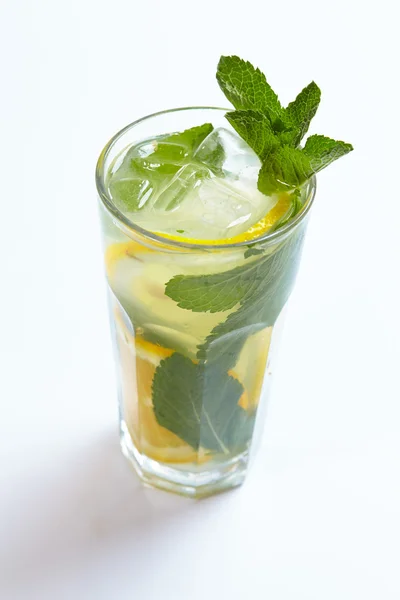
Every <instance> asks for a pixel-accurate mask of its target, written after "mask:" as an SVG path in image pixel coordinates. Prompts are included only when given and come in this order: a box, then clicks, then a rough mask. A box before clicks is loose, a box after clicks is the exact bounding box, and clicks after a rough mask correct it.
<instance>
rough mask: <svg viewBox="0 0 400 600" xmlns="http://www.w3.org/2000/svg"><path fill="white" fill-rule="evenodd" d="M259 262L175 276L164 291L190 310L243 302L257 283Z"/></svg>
mask: <svg viewBox="0 0 400 600" xmlns="http://www.w3.org/2000/svg"><path fill="white" fill-rule="evenodd" d="M262 264H263V263H262V262H261V261H252V262H249V263H246V264H245V265H242V266H240V267H236V268H235V269H231V270H229V271H222V272H221V273H214V274H212V275H175V277H173V278H172V279H170V280H169V281H168V283H167V285H166V287H165V294H166V295H167V296H169V297H170V298H172V300H174V301H175V302H176V303H177V304H178V306H179V307H180V308H186V309H187V310H192V311H193V312H211V313H214V312H224V311H227V310H229V309H231V308H233V307H234V306H236V304H238V303H239V302H243V301H244V300H245V299H246V298H247V297H248V296H250V295H251V294H252V293H253V292H254V291H255V290H256V289H257V288H258V286H259V285H260V284H261V281H262V277H263V275H264V273H263V272H260V267H261V266H262Z"/></svg>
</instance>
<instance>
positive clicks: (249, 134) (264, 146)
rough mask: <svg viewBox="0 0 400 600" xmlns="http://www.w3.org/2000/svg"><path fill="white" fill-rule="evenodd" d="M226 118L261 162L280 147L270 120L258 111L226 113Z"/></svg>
mask: <svg viewBox="0 0 400 600" xmlns="http://www.w3.org/2000/svg"><path fill="white" fill-rule="evenodd" d="M225 116H226V118H227V120H228V121H229V123H230V124H231V125H232V127H233V129H235V131H236V132H237V133H238V134H239V135H240V137H241V138H243V139H244V141H245V142H247V143H248V145H249V146H250V147H251V148H253V150H254V152H255V153H256V154H257V155H258V156H259V157H260V158H261V160H262V159H263V158H264V156H265V155H266V154H267V153H268V152H270V151H271V150H273V149H274V148H277V147H278V146H279V138H277V136H276V135H275V133H274V131H273V129H272V125H271V123H270V120H269V119H268V117H267V116H266V115H264V114H263V113H261V112H259V111H256V110H236V111H232V112H228V113H226V115H225Z"/></svg>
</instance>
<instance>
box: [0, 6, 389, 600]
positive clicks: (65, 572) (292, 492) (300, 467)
mask: <svg viewBox="0 0 400 600" xmlns="http://www.w3.org/2000/svg"><path fill="white" fill-rule="evenodd" d="M238 4H239V3H236V2H233V1H230V2H225V1H220V2H215V1H213V2H211V1H208V0H205V1H203V2H201V3H194V2H193V3H190V2H183V1H182V2H178V1H176V0H171V1H170V2H165V1H162V2H161V1H156V0H154V1H153V2H145V1H144V0H141V1H140V2H139V1H134V0H133V1H132V0H130V1H122V0H115V1H114V2H102V1H101V0H98V1H97V2H94V1H86V2H85V1H84V2H82V1H81V0H80V1H79V2H78V0H70V1H69V2H53V1H51V0H48V1H47V2H46V1H44V0H37V1H36V2H31V1H30V0H25V1H24V0H20V1H19V2H18V1H16V2H15V1H12V0H8V1H7V0H6V1H5V2H4V0H3V2H2V4H1V8H0V11H1V18H0V23H1V29H2V32H1V36H0V44H1V52H0V56H1V60H2V62H3V68H2V92H1V96H0V102H1V120H2V125H1V140H2V141H1V145H0V148H1V150H0V152H1V164H2V235H1V244H2V256H3V261H2V279H3V294H2V302H3V310H2V311H1V318H2V327H1V344H2V355H1V365H2V376H1V388H2V389H1V395H0V403H1V417H0V597H1V598H2V600H3V599H4V600H28V599H29V600H31V599H34V600H36V599H37V600H54V599H55V598H56V599H57V600H64V599H65V600H71V599H74V600H91V599H96V600H97V599H99V600H103V599H104V600H110V599H113V600H114V598H115V599H116V598H118V599H119V600H125V599H126V600H128V599H129V600H131V599H132V598H150V599H151V600H152V599H153V598H154V599H156V598H162V599H163V600H172V599H174V600H176V599H177V600H186V599H187V598H190V600H203V599H204V598H207V599H210V600H217V599H218V598H229V599H230V600H242V599H243V598H247V597H248V598H252V599H254V600H259V599H260V600H265V599H266V598H268V599H271V600H294V599H296V600H321V599H323V600H337V599H338V598H340V599H341V600H358V599H359V598H362V599H363V600H372V599H374V600H375V599H377V600H378V599H379V600H381V599H382V598H384V599H385V600H394V599H396V600H398V599H399V598H400V577H399V564H400V547H399V539H400V483H399V464H400V442H399V426H400V389H399V377H398V373H399V357H400V343H399V324H400V323H399V300H400V298H399V294H398V290H397V287H398V279H399V250H400V247H399V236H398V231H399V218H400V212H399V192H398V184H397V178H398V160H399V146H398V140H399V137H400V136H399V134H400V127H399V119H398V114H399V108H398V105H399V83H398V64H397V60H396V55H397V54H398V51H399V42H398V32H397V19H396V11H395V9H396V2H395V1H394V0H393V1H392V2H390V1H389V0H381V2H379V3H372V2H370V1H366V2H361V0H360V1H359V2H356V1H353V2H351V1H349V0H346V1H345V0H338V1H337V2H335V3H327V2H321V1H320V0H303V1H301V2H297V1H296V2H295V1H294V0H291V1H286V2H281V3H279V2H275V3H272V2H271V3H270V2H264V1H261V0H260V1H259V2H256V1H253V0H247V2H245V3H240V6H241V9H240V10H239V8H238V7H237V5H238ZM222 53H225V54H227V53H237V54H239V55H242V56H244V57H247V58H248V59H250V60H252V61H253V62H255V63H257V64H259V65H260V67H262V68H263V69H264V70H265V71H266V73H267V74H268V77H269V79H270V81H271V83H272V85H273V86H274V87H276V89H277V90H278V91H280V92H281V96H282V99H283V100H284V101H289V100H290V99H292V97H293V96H294V95H295V94H296V92H297V91H298V90H299V89H301V87H302V86H304V85H306V84H307V83H308V82H309V81H310V80H311V79H315V80H316V81H317V82H318V84H319V85H320V86H321V88H322V90H323V103H322V106H321V108H320V111H319V114H318V116H317V117H316V119H315V125H314V126H313V131H314V132H317V131H319V132H320V133H324V134H327V135H332V136H333V137H337V138H339V139H345V140H348V141H351V142H353V143H354V146H355V148H356V150H355V152H354V153H353V154H352V155H350V156H349V157H346V158H344V159H342V160H340V161H339V163H337V164H336V165H334V166H332V167H331V168H330V169H328V171H327V172H325V173H323V174H322V175H321V176H320V178H319V189H318V197H317V201H316V205H315V209H314V213H313V216H312V220H311V224H310V227H309V232H308V239H307V243H306V248H305V252H304V255H303V262H302V266H301V270H300V273H299V278H298V283H297V288H296V291H295V293H294V295H293V298H292V303H291V306H290V309H289V313H288V319H287V323H286V329H285V335H284V340H283V344H282V349H281V353H280V362H279V366H278V368H277V369H276V371H275V382H274V394H273V399H272V404H271V406H270V411H269V415H268V423H267V429H266V437H265V444H264V448H263V451H262V452H261V454H260V456H259V458H258V461H257V462H256V464H255V466H254V468H253V471H252V472H251V475H250V477H249V479H248V481H247V483H246V485H245V486H244V487H243V488H242V489H240V490H239V491H235V492H233V493H230V494H228V495H223V496H220V497H216V498H213V499H209V500H206V501H202V502H192V501H186V500H183V499H179V498H176V497H174V496H170V495H167V494H164V493H162V492H157V491H149V490H145V489H143V488H142V487H141V486H140V485H139V484H138V481H137V479H136V477H135V475H134V474H133V473H132V472H131V470H130V468H129V466H128V465H127V464H126V463H125V462H124V460H123V458H122V456H121V455H120V453H119V450H118V446H117V434H116V431H117V427H116V420H117V412H116V400H115V389H114V388H115V384H114V373H113V367H112V362H111V350H110V342H109V333H108V324H107V320H106V302H105V286H104V283H103V279H102V276H103V273H102V266H101V259H100V243H99V232H98V223H97V214H96V203H95V190H94V181H93V170H94V163H95V160H96V158H97V155H98V153H99V151H100V149H101V147H102V146H103V144H104V143H105V142H106V141H107V139H108V138H109V137H110V135H111V134H113V133H114V132H115V131H116V130H117V129H118V128H120V127H121V126H123V125H125V124H126V123H128V122H130V121H132V120H134V119H135V118H138V117H140V116H142V115H143V114H147V113H149V112H152V111H155V110H159V109H163V108H167V107H173V106H176V105H187V104H222V103H223V102H224V100H223V99H222V95H221V94H220V92H219V90H218V87H217V85H216V83H215V81H214V69H215V65H216V62H217V60H218V58H219V55H220V54H222ZM4 259H5V260H4Z"/></svg>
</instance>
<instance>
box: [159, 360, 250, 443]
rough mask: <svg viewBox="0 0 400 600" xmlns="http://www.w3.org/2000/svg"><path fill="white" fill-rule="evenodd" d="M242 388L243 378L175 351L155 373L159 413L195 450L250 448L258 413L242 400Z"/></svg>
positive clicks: (164, 425)
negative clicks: (240, 404)
mask: <svg viewBox="0 0 400 600" xmlns="http://www.w3.org/2000/svg"><path fill="white" fill-rule="evenodd" d="M242 393H243V386H242V385H241V383H240V382H239V381H238V380H237V379H235V378H234V377H232V376H231V375H228V373H227V372H225V371H222V370H221V368H220V367H219V366H218V365H212V366H206V365H200V364H196V363H193V362H192V361H191V360H190V359H189V358H187V357H185V356H182V355H181V354H178V353H174V354H173V355H172V356H170V357H169V358H166V359H164V360H163V361H161V363H160V365H159V366H158V367H157V369H156V372H155V375H154V379H153V390H152V399H153V408H154V414H155V416H156V419H157V422H158V423H159V424H160V425H161V426H162V427H165V428H166V429H168V430H169V431H172V432H173V433H175V434H176V435H177V436H179V437H180V438H181V439H182V440H184V441H185V442H186V443H187V444H190V446H192V447H193V448H194V449H195V450H198V449H199V447H200V446H201V447H203V448H206V449H207V450H210V451H212V452H223V453H225V454H228V453H230V452H237V451H240V450H241V449H244V448H245V446H246V442H247V441H248V440H249V439H250V436H251V432H252V429H253V425H254V415H252V414H250V413H248V412H246V411H245V410H244V409H243V408H241V407H240V406H239V405H238V402H239V399H240V397H241V395H242Z"/></svg>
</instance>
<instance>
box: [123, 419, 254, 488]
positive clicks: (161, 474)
mask: <svg viewBox="0 0 400 600" xmlns="http://www.w3.org/2000/svg"><path fill="white" fill-rule="evenodd" d="M120 441H121V448H122V452H123V454H124V455H125V456H126V458H127V459H128V460H129V461H130V463H131V464H132V465H133V467H134V469H135V471H136V473H137V474H138V475H139V477H140V479H141V480H142V481H143V483H145V484H146V485H150V486H152V487H155V488H159V489H161V490H166V491H168V492H174V493H175V494H180V495H181V496H186V497H188V498H204V497H206V496H212V495H213V494H219V493H220V492H224V491H227V490H230V489H232V488H235V487H237V486H239V485H241V484H242V483H243V481H244V479H245V476H246V470H247V464H248V454H249V453H248V451H246V452H242V454H239V455H238V456H235V458H233V459H230V460H229V461H226V462H222V461H219V462H218V463H214V466H213V468H212V469H205V468H204V466H201V467H198V471H195V470H194V469H195V468H196V467H193V466H192V467H190V470H189V467H187V466H181V467H179V468H178V467H174V466H172V465H167V464H165V463H160V462H157V461H156V460H153V459H151V458H148V457H147V456H144V455H143V454H141V453H140V452H139V451H138V450H137V448H136V447H135V445H134V443H133V441H132V438H131V436H130V434H129V431H128V428H127V426H126V424H125V422H124V421H122V422H121V430H120Z"/></svg>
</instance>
